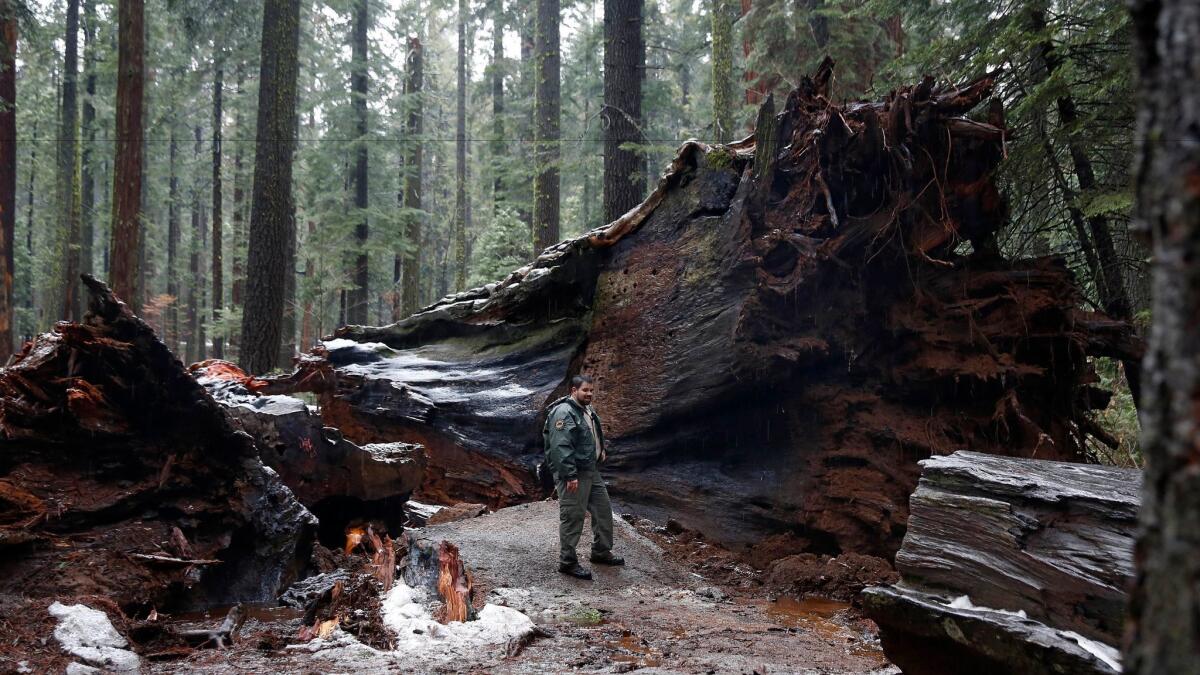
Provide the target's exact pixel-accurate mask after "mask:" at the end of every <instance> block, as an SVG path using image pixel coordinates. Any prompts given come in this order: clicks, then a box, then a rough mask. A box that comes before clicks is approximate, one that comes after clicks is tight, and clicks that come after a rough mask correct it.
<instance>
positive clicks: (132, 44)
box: [109, 0, 145, 312]
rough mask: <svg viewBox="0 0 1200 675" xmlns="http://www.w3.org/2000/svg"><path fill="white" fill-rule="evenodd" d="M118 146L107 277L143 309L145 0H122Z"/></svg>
mask: <svg viewBox="0 0 1200 675" xmlns="http://www.w3.org/2000/svg"><path fill="white" fill-rule="evenodd" d="M117 5H118V15H119V19H118V23H119V26H118V35H119V37H118V43H119V48H118V56H117V131H116V137H117V151H116V159H115V160H114V166H113V219H112V235H111V237H110V239H111V244H110V247H109V248H110V251H111V252H110V253H109V270H110V272H109V278H110V279H111V280H112V286H113V293H115V294H116V295H117V297H119V298H122V299H125V300H126V301H127V302H130V303H132V307H133V309H134V311H135V312H137V311H140V310H141V307H140V305H139V304H138V296H137V295H136V293H137V267H138V265H137V260H138V243H139V242H140V241H141V234H140V233H141V224H140V223H139V220H138V212H139V210H140V205H141V198H142V113H143V110H142V93H143V80H144V77H145V66H144V63H143V58H144V51H145V26H144V23H143V6H142V0H118V3H117Z"/></svg>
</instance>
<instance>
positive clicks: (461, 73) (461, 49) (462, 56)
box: [454, 0, 467, 291]
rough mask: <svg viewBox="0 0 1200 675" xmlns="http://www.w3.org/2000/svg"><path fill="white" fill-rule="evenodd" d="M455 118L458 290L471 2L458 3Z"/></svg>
mask: <svg viewBox="0 0 1200 675" xmlns="http://www.w3.org/2000/svg"><path fill="white" fill-rule="evenodd" d="M455 110H456V112H455V117H454V290H456V291H461V290H463V289H465V288H466V287H467V0H458V97H457V107H456V109H455Z"/></svg>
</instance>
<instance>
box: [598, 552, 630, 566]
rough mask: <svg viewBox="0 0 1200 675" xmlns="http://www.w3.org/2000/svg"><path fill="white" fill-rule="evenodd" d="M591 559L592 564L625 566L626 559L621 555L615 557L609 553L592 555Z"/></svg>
mask: <svg viewBox="0 0 1200 675" xmlns="http://www.w3.org/2000/svg"><path fill="white" fill-rule="evenodd" d="M589 559H590V560H591V561H592V562H594V563H596V564H597V565H624V564H625V559H624V558H622V557H621V556H619V555H613V554H611V553H609V554H608V555H596V554H592V557H591V558H589Z"/></svg>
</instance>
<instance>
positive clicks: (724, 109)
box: [708, 0, 734, 143]
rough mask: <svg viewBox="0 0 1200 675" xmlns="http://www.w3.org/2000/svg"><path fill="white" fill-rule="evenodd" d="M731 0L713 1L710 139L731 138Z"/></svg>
mask: <svg viewBox="0 0 1200 675" xmlns="http://www.w3.org/2000/svg"><path fill="white" fill-rule="evenodd" d="M730 2H731V0H712V2H711V3H710V8H709V10H708V11H709V12H711V13H712V106H713V140H715V141H716V142H717V143H728V142H729V141H731V140H733V12H734V8H733V7H732V6H731V5H730V4H729V3H730Z"/></svg>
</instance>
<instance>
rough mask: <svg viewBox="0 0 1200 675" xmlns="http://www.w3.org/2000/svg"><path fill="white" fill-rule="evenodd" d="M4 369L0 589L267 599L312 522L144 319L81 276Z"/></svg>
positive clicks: (300, 561)
mask: <svg viewBox="0 0 1200 675" xmlns="http://www.w3.org/2000/svg"><path fill="white" fill-rule="evenodd" d="M86 282H87V286H88V290H89V291H90V292H91V302H90V311H89V313H88V315H87V317H86V318H85V319H84V323H83V324H69V323H60V324H58V325H57V326H56V327H55V330H54V332H52V333H47V334H43V335H40V336H38V337H37V338H36V339H35V340H34V341H33V342H31V343H29V344H27V345H26V347H25V349H24V350H23V351H22V352H21V353H20V354H19V355H18V356H17V357H16V361H15V363H13V365H11V366H8V367H7V368H4V369H0V592H2V593H12V594H17V595H21V596H27V597H53V596H63V595H79V594H96V595H102V596H107V597H109V598H112V599H113V600H114V601H115V602H117V603H118V604H120V605H122V606H123V607H124V608H126V609H127V610H128V609H130V608H132V607H148V606H151V605H153V606H157V607H159V608H167V607H170V606H179V605H187V604H191V603H194V602H200V603H205V604H207V603H228V602H235V601H242V600H251V601H262V600H272V599H274V597H275V595H276V593H277V592H278V591H279V590H280V589H281V588H282V587H283V586H286V585H287V584H288V583H290V582H291V581H292V580H294V579H295V577H296V576H297V574H298V573H299V572H300V570H301V568H302V566H303V565H304V564H305V563H306V562H307V560H308V556H309V551H310V548H311V543H312V535H313V530H314V526H315V525H316V522H315V519H314V518H313V516H312V514H310V513H309V512H308V511H307V510H305V509H304V507H303V506H301V505H300V504H299V503H298V502H297V501H296V499H295V498H294V497H293V496H292V492H291V491H290V490H288V489H287V487H285V486H284V485H283V483H282V482H280V480H279V478H278V476H276V475H275V474H274V473H272V472H271V471H269V470H267V469H266V468H265V467H263V465H262V463H261V462H260V461H259V458H258V453H257V451H256V450H255V447H254V443H253V442H252V441H251V439H250V437H249V436H247V435H246V434H244V433H240V432H235V431H234V430H233V429H232V428H231V427H230V425H229V422H228V421H227V420H226V418H225V413H224V412H223V411H222V409H221V407H220V406H218V405H217V404H216V403H215V402H214V401H213V400H212V398H211V397H210V396H209V395H208V394H207V393H206V392H205V391H204V389H203V388H202V387H201V386H200V385H199V384H197V383H196V381H195V380H194V379H192V377H191V376H189V375H188V373H187V372H186V371H185V370H184V368H183V366H182V364H180V362H179V361H178V360H177V359H176V358H175V357H174V356H173V355H172V354H171V353H170V351H169V350H168V349H167V347H166V346H165V345H164V344H163V343H162V342H160V341H159V340H158V339H157V338H156V337H155V336H154V333H153V331H152V330H151V329H150V327H149V326H147V325H146V324H145V323H143V322H142V321H141V320H140V319H138V318H137V317H135V316H133V315H132V314H131V313H130V311H129V309H128V308H127V307H126V306H125V304H124V303H122V302H120V301H119V300H117V299H116V298H115V297H114V296H113V295H112V293H111V292H110V291H109V290H108V288H106V287H105V286H104V285H103V284H101V283H100V282H98V281H96V280H94V279H92V278H91V277H86Z"/></svg>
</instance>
